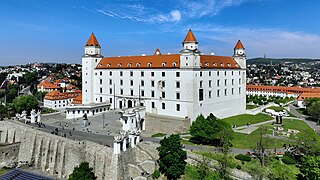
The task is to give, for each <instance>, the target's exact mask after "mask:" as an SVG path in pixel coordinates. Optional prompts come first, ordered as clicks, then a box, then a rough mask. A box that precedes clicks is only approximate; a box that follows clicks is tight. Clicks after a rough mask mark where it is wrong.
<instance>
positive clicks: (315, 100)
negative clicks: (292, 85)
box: [303, 98, 320, 108]
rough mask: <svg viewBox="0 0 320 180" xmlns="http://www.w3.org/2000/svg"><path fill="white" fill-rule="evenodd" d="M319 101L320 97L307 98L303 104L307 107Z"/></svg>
mask: <svg viewBox="0 0 320 180" xmlns="http://www.w3.org/2000/svg"><path fill="white" fill-rule="evenodd" d="M317 101H320V98H307V99H305V100H304V101H303V104H304V105H305V106H306V108H308V107H309V106H311V105H312V104H313V103H315V102H317Z"/></svg>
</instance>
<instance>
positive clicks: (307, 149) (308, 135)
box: [297, 129, 320, 155]
mask: <svg viewBox="0 0 320 180" xmlns="http://www.w3.org/2000/svg"><path fill="white" fill-rule="evenodd" d="M297 137H298V141H299V145H298V146H300V147H301V148H303V150H304V153H305V154H307V155H320V137H319V135H318V134H317V133H316V132H314V131H313V130H311V129H307V130H305V131H304V132H301V133H299V134H298V136H297Z"/></svg>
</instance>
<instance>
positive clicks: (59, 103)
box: [43, 98, 72, 110]
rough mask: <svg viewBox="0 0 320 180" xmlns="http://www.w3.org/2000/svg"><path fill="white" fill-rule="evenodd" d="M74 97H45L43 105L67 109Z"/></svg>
mask: <svg viewBox="0 0 320 180" xmlns="http://www.w3.org/2000/svg"><path fill="white" fill-rule="evenodd" d="M71 101H72V99H71V98H70V99H60V100H58V99H57V100H49V99H44V100H43V106H44V107H46V108H51V109H56V110H60V109H65V108H66V107H67V106H68V105H69V104H70V103H71Z"/></svg>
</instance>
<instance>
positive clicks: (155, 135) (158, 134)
mask: <svg viewBox="0 0 320 180" xmlns="http://www.w3.org/2000/svg"><path fill="white" fill-rule="evenodd" d="M165 135H166V134H163V133H156V134H153V135H152V136H151V137H163V136H165Z"/></svg>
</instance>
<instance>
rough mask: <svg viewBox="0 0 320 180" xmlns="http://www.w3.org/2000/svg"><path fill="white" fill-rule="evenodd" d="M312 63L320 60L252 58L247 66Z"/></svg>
mask: <svg viewBox="0 0 320 180" xmlns="http://www.w3.org/2000/svg"><path fill="white" fill-rule="evenodd" d="M310 61H320V59H305V58H299V59H298V58H297V59H294V58H282V59H273V58H252V59H248V60H247V64H271V62H272V64H280V63H285V62H292V63H302V62H310Z"/></svg>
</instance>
